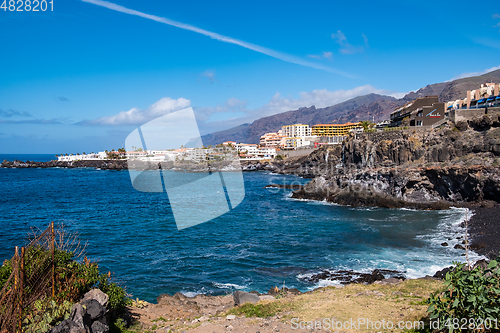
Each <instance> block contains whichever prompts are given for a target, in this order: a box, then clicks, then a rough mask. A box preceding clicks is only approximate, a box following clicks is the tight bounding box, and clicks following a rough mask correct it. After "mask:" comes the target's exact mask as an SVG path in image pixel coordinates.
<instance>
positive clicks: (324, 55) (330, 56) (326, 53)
mask: <svg viewBox="0 0 500 333" xmlns="http://www.w3.org/2000/svg"><path fill="white" fill-rule="evenodd" d="M323 57H325V58H326V59H328V60H330V61H332V60H333V53H332V52H325V51H323Z"/></svg>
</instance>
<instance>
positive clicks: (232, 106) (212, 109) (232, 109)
mask: <svg viewBox="0 0 500 333" xmlns="http://www.w3.org/2000/svg"><path fill="white" fill-rule="evenodd" d="M246 105H247V102H246V101H242V100H239V99H237V98H235V97H231V98H229V99H228V100H227V101H226V102H225V103H223V104H219V105H217V106H205V107H195V108H194V113H195V115H196V119H197V120H198V121H200V122H207V123H208V122H214V119H213V118H216V117H214V115H216V114H224V116H225V117H226V118H234V117H231V115H240V116H241V114H242V113H246V112H248V110H247V109H246Z"/></svg>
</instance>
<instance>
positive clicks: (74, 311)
mask: <svg viewBox="0 0 500 333" xmlns="http://www.w3.org/2000/svg"><path fill="white" fill-rule="evenodd" d="M69 319H70V320H71V321H72V322H74V323H75V324H76V325H77V326H78V327H81V328H85V327H88V326H90V325H91V324H92V320H91V319H90V316H89V315H88V314H87V312H86V311H85V309H84V308H83V306H82V305H81V304H80V303H76V304H73V307H72V308H71V314H70V316H69Z"/></svg>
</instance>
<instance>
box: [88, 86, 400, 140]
mask: <svg viewBox="0 0 500 333" xmlns="http://www.w3.org/2000/svg"><path fill="white" fill-rule="evenodd" d="M370 93H376V94H381V95H388V96H393V97H396V98H401V97H403V96H404V95H405V94H406V93H399V92H391V91H388V90H384V89H377V88H375V87H373V86H371V85H364V86H359V87H356V88H353V89H349V90H335V91H331V90H327V89H317V90H313V91H310V92H306V91H304V92H301V93H299V95H298V98H294V97H292V96H286V97H285V96H282V95H281V94H280V93H279V92H277V93H276V94H275V95H274V96H273V97H272V98H271V99H270V100H269V102H268V103H266V104H265V105H263V106H262V107H260V108H256V109H248V108H247V102H246V101H244V100H240V99H238V98H235V97H231V98H229V99H228V100H227V101H225V102H224V103H222V104H219V105H217V106H213V107H212V106H208V107H193V109H194V112H195V115H196V120H197V122H198V125H199V127H200V132H201V133H202V134H207V133H213V132H216V131H220V130H224V129H228V128H231V127H235V126H238V125H241V124H243V123H250V122H252V121H254V120H256V119H259V118H262V117H266V116H270V115H273V114H277V113H281V112H285V111H290V110H297V109H299V108H301V107H310V106H312V105H315V106H316V107H317V108H323V107H327V106H332V105H335V104H338V103H342V102H344V101H346V100H348V99H351V98H354V97H357V96H362V95H366V94H370ZM190 105H191V101H190V100H188V99H185V98H178V99H172V98H169V97H165V98H162V99H160V100H159V101H157V102H156V103H154V104H153V105H151V106H150V107H148V108H147V109H144V110H142V109H139V108H132V109H130V110H129V111H122V112H119V113H118V114H116V115H113V116H109V117H102V118H98V119H94V120H86V121H82V122H80V123H78V124H79V125H94V126H96V125H108V126H121V125H136V126H138V125H142V124H144V123H146V122H148V121H150V120H153V119H155V118H157V117H161V116H163V115H165V114H168V113H171V112H175V111H178V110H181V109H184V108H186V107H189V106H190Z"/></svg>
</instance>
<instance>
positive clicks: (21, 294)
mask: <svg viewBox="0 0 500 333" xmlns="http://www.w3.org/2000/svg"><path fill="white" fill-rule="evenodd" d="M19 259H20V260H19V276H20V278H19V303H18V304H19V318H18V325H17V328H18V330H19V332H22V331H23V328H22V325H23V303H24V302H23V301H24V247H22V248H21V258H19Z"/></svg>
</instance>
